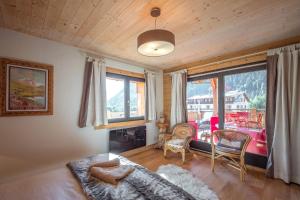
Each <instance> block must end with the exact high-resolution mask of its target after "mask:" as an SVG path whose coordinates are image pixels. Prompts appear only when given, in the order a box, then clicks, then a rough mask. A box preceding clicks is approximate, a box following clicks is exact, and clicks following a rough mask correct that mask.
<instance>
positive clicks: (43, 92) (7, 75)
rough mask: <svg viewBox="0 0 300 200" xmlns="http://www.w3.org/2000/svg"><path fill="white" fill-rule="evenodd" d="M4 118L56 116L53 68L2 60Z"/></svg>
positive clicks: (0, 89)
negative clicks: (54, 111)
mask: <svg viewBox="0 0 300 200" xmlns="http://www.w3.org/2000/svg"><path fill="white" fill-rule="evenodd" d="M0 61H1V68H0V76H1V79H0V82H1V86H0V92H1V98H0V101H1V102H0V103H1V111H0V116H26V115H52V114H53V66H51V65H47V64H40V63H33V62H28V61H20V60H13V59H8V58H0Z"/></svg>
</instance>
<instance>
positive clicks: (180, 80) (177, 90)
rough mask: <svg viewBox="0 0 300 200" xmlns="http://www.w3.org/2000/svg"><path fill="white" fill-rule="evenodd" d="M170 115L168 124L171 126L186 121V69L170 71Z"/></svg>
mask: <svg viewBox="0 0 300 200" xmlns="http://www.w3.org/2000/svg"><path fill="white" fill-rule="evenodd" d="M171 77H172V86H171V116H170V125H171V127H173V126H174V125H176V124H178V123H183V122H186V121H187V107H186V84H187V71H186V70H180V71H176V72H172V73H171Z"/></svg>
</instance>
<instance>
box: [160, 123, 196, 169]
mask: <svg viewBox="0 0 300 200" xmlns="http://www.w3.org/2000/svg"><path fill="white" fill-rule="evenodd" d="M195 134H196V130H195V128H194V127H193V126H192V125H190V124H188V123H181V124H177V125H175V126H174V128H173V131H172V137H171V139H170V140H167V141H166V142H165V145H164V156H165V157H166V156H167V151H168V150H170V151H172V152H174V153H178V152H179V153H181V155H182V162H183V163H184V161H185V153H186V151H190V141H191V140H192V138H193V137H194V136H195Z"/></svg>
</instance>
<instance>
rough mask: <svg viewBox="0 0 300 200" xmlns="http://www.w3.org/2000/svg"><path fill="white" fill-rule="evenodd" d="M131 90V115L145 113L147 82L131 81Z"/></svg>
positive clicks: (136, 115) (135, 115) (138, 115)
mask: <svg viewBox="0 0 300 200" xmlns="http://www.w3.org/2000/svg"><path fill="white" fill-rule="evenodd" d="M129 90H130V95H129V96H130V100H129V101H130V117H141V116H144V115H145V83H144V82H139V81H130V82H129Z"/></svg>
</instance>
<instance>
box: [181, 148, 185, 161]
mask: <svg viewBox="0 0 300 200" xmlns="http://www.w3.org/2000/svg"><path fill="white" fill-rule="evenodd" d="M181 154H182V163H184V161H185V149H183V150H182V151H181Z"/></svg>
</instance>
